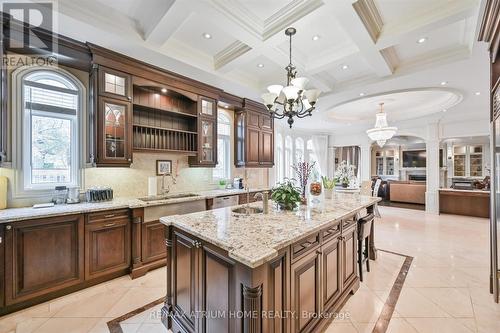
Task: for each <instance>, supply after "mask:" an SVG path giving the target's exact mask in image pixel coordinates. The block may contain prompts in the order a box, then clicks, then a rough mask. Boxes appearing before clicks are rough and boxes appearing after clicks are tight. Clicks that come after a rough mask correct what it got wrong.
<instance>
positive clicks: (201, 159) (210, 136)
mask: <svg viewBox="0 0 500 333" xmlns="http://www.w3.org/2000/svg"><path fill="white" fill-rule="evenodd" d="M194 162H196V163H194ZM194 162H193V161H192V160H191V163H190V165H200V166H205V167H215V165H217V121H216V119H214V118H211V117H204V116H203V117H198V156H197V160H195V161H194Z"/></svg>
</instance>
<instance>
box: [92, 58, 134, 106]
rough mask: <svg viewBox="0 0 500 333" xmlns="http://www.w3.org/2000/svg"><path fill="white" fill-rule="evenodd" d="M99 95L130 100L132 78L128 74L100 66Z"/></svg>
mask: <svg viewBox="0 0 500 333" xmlns="http://www.w3.org/2000/svg"><path fill="white" fill-rule="evenodd" d="M99 95H100V96H106V97H111V98H118V99H123V100H127V101H131V100H132V78H131V76H130V75H129V74H126V73H123V72H120V71H117V70H114V69H111V68H107V67H103V66H100V67H99Z"/></svg>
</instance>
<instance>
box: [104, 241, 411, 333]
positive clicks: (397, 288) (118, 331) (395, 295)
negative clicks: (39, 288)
mask: <svg viewBox="0 0 500 333" xmlns="http://www.w3.org/2000/svg"><path fill="white" fill-rule="evenodd" d="M378 251H381V252H385V253H390V254H394V255H397V256H400V257H404V258H405V261H404V262H403V265H402V266H401V269H400V270H399V274H398V276H397V278H396V280H395V281H394V284H393V285H392V288H391V291H390V293H389V296H388V297H387V299H386V301H385V304H384V307H383V308H382V312H380V315H379V317H378V319H377V322H376V323H375V327H373V331H372V333H385V332H386V331H387V328H388V327H389V322H390V321H391V318H392V315H393V314H394V309H395V308H396V304H397V303H398V299H399V295H400V294H401V290H402V289H403V285H404V283H405V281H406V276H407V275H408V271H409V270H410V267H411V263H412V261H413V257H411V256H407V255H404V254H401V253H397V252H392V251H387V250H381V249H378ZM348 299H349V298H347V299H346V302H347V300H348ZM163 300H164V298H163V297H162V298H160V299H157V300H156V301H153V302H151V303H149V304H146V305H144V306H141V307H140V308H137V309H135V310H132V311H130V312H128V313H126V314H124V315H123V316H120V317H118V318H115V319H113V320H111V321H108V323H107V324H108V328H109V332H110V333H123V330H122V327H121V326H120V323H121V322H122V321H125V320H127V319H129V318H131V317H133V316H136V315H138V314H139V313H141V312H144V311H146V310H148V309H151V308H152V307H154V306H156V305H158V304H160V303H162V302H163Z"/></svg>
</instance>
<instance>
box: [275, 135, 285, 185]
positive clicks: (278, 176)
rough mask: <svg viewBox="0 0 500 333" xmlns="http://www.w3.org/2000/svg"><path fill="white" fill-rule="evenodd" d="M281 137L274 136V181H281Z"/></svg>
mask: <svg viewBox="0 0 500 333" xmlns="http://www.w3.org/2000/svg"><path fill="white" fill-rule="evenodd" d="M283 167H284V165H283V137H282V136H281V134H279V133H278V134H277V135H276V164H275V168H276V181H277V182H282V181H283Z"/></svg>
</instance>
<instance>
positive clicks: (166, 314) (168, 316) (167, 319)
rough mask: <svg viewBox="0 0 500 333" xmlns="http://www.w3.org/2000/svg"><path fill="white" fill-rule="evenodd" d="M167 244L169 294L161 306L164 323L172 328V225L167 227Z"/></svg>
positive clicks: (168, 327)
mask: <svg viewBox="0 0 500 333" xmlns="http://www.w3.org/2000/svg"><path fill="white" fill-rule="evenodd" d="M165 246H166V248H167V288H166V289H167V294H166V296H165V301H164V303H163V307H162V308H161V321H162V323H163V325H164V326H165V327H166V328H167V329H170V328H172V311H173V308H172V283H173V276H172V274H173V272H172V269H171V267H172V263H173V260H172V247H173V239H172V227H171V226H167V227H165Z"/></svg>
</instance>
